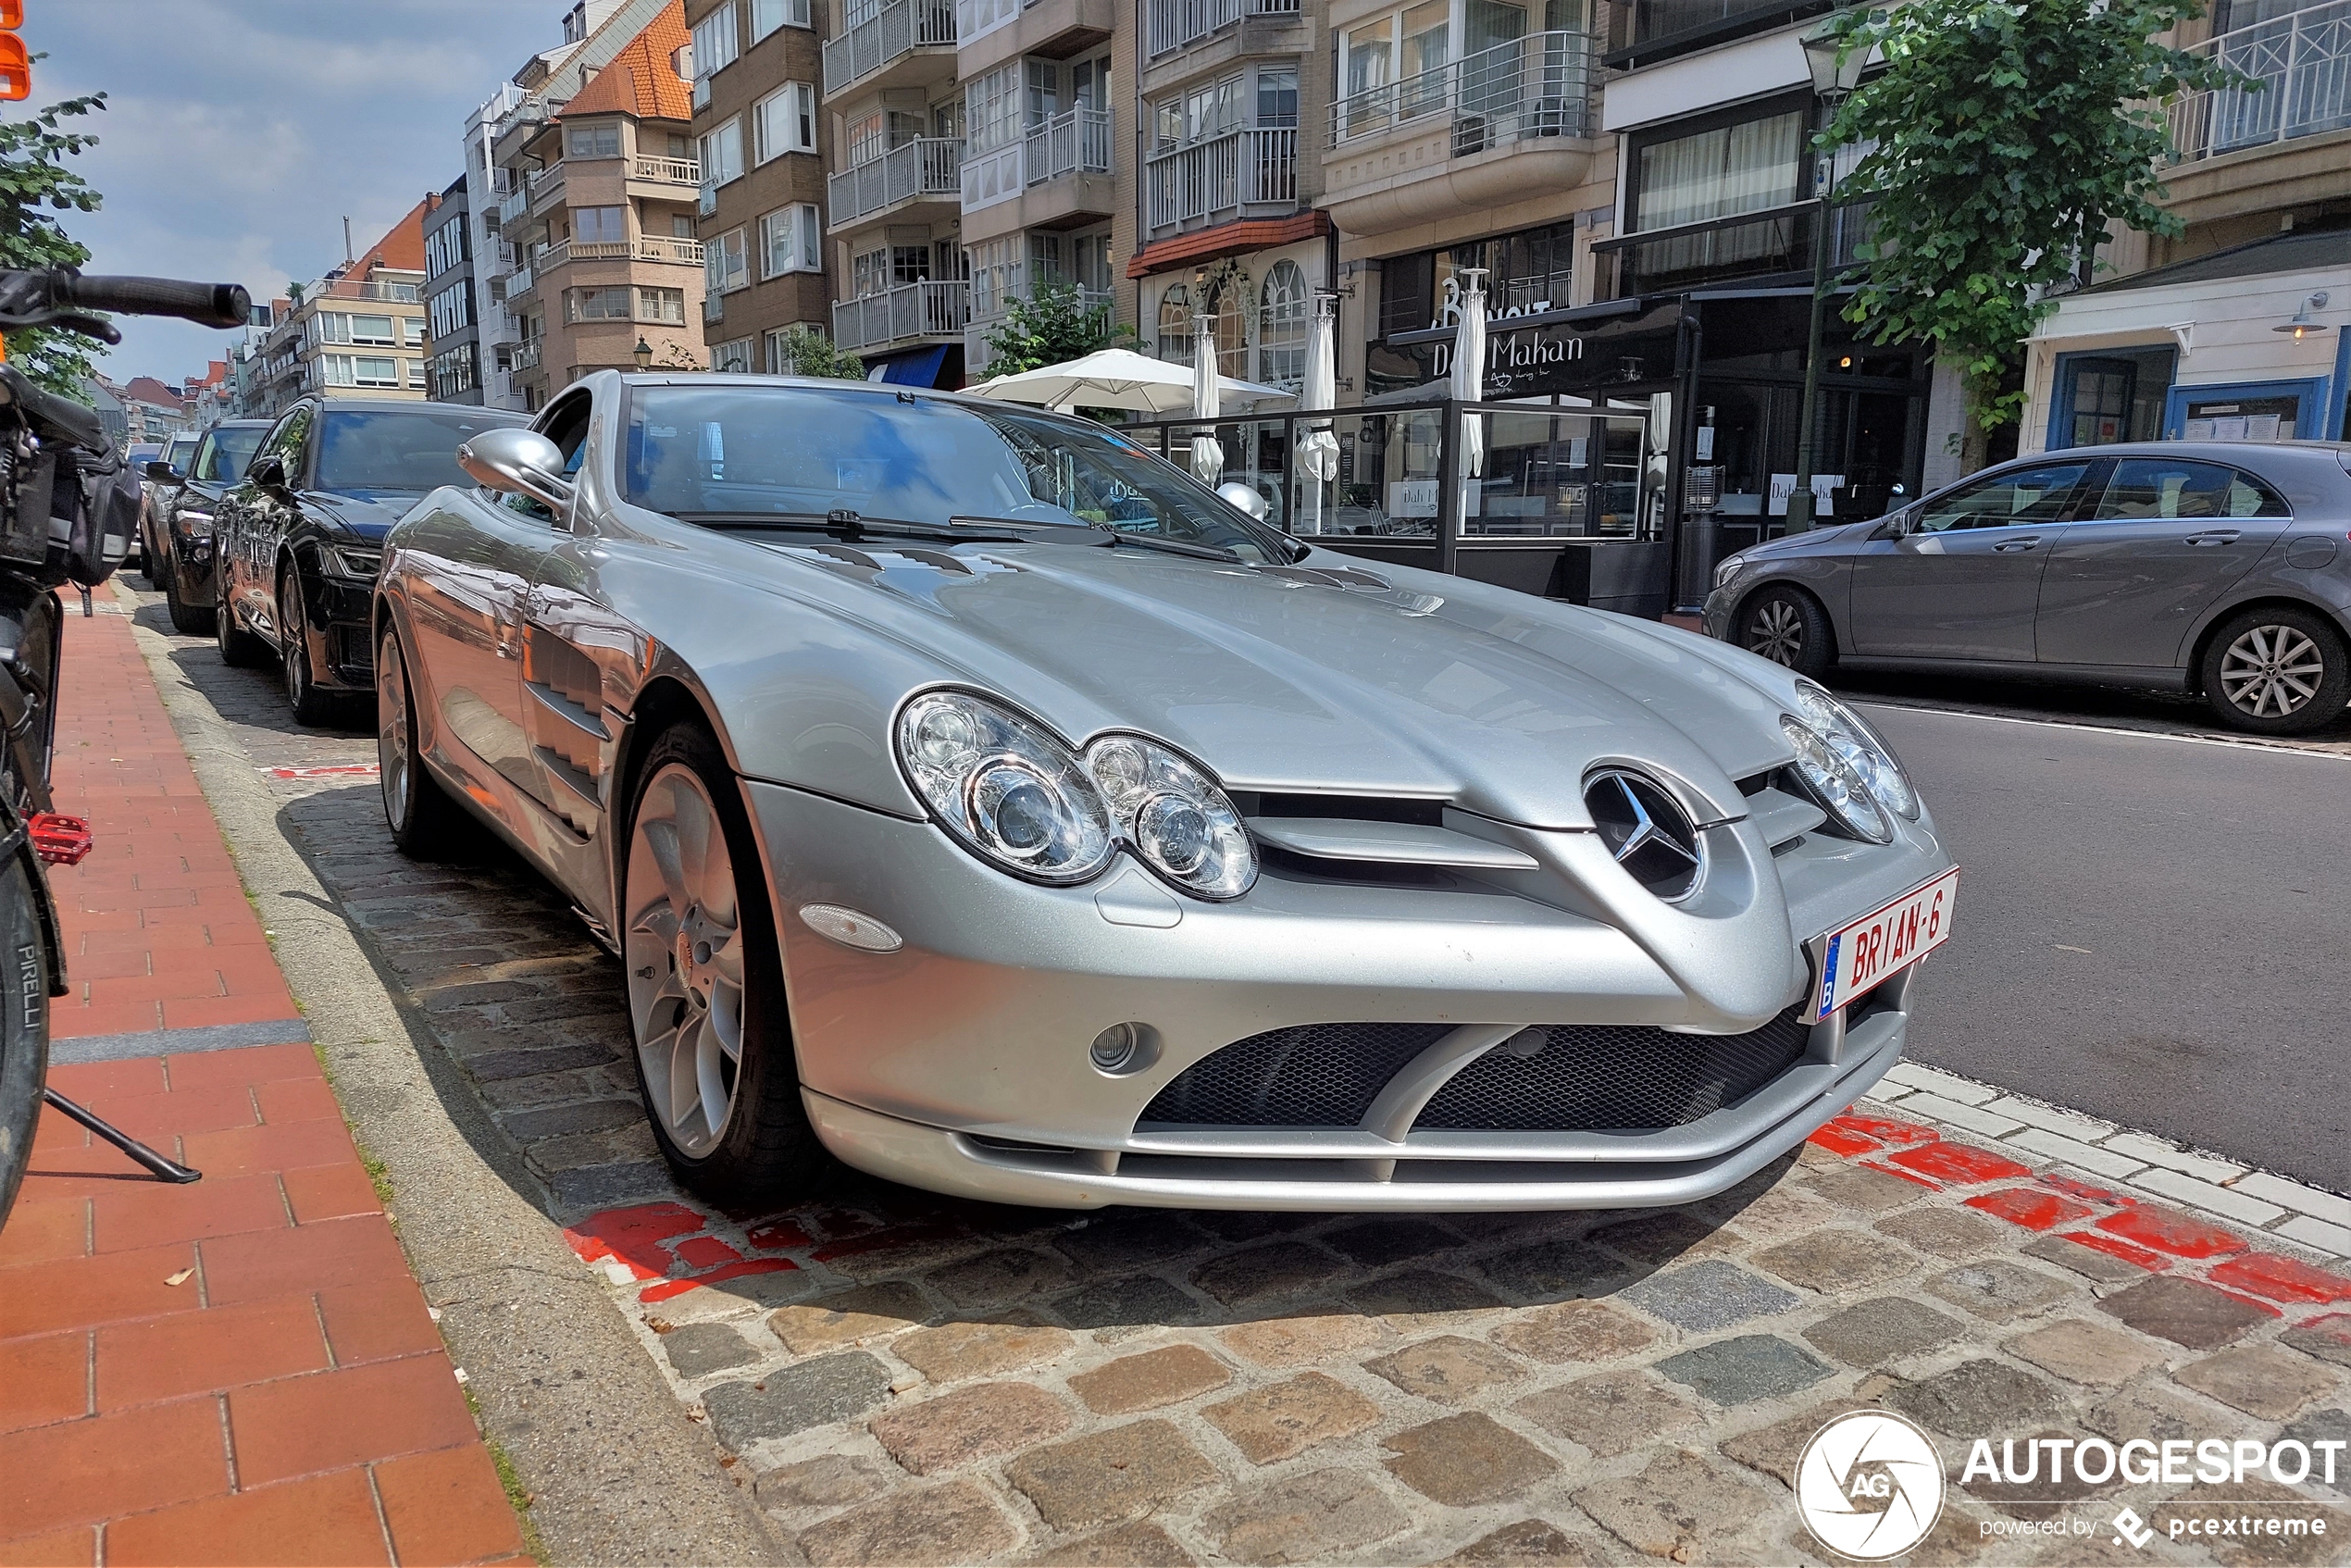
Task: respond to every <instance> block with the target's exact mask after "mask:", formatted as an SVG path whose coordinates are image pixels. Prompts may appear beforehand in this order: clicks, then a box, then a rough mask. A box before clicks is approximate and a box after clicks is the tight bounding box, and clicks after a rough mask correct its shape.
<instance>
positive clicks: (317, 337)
mask: <svg viewBox="0 0 2351 1568" xmlns="http://www.w3.org/2000/svg"><path fill="white" fill-rule="evenodd" d="M392 331H393V328H392V317H389V316H349V315H345V314H344V313H343V312H342V311H339V310H322V311H320V312H319V313H318V314H317V316H314V317H311V319H310V341H311V342H314V343H369V344H380V345H382V346H383V347H385V348H390V347H392V344H393V343H394V342H397V341H398V340H397V339H395V338H394V337H393V336H392Z"/></svg>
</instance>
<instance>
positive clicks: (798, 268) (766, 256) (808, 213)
mask: <svg viewBox="0 0 2351 1568" xmlns="http://www.w3.org/2000/svg"><path fill="white" fill-rule="evenodd" d="M777 218H784V219H786V220H787V221H788V222H789V224H790V235H789V236H788V238H789V241H790V245H791V250H792V257H793V259H792V260H791V261H790V262H789V263H788V264H786V265H785V266H782V267H777V266H775V265H773V263H774V260H775V255H776V247H775V241H774V239H773V238H772V236H771V234H770V226H771V225H773V224H774V223H775V221H776V220H777ZM824 269H825V238H824V216H823V214H822V213H821V212H820V211H819V210H818V208H817V206H816V204H815V203H814V202H789V203H786V204H785V205H782V206H779V207H777V208H775V209H774V210H773V211H771V212H765V213H762V214H760V216H759V276H760V277H761V278H762V279H768V278H785V277H790V276H791V275H792V274H794V273H808V272H822V271H823V270H824Z"/></svg>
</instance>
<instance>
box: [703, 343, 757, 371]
mask: <svg viewBox="0 0 2351 1568" xmlns="http://www.w3.org/2000/svg"><path fill="white" fill-rule="evenodd" d="M710 367H711V368H712V369H713V370H732V371H734V372H736V373H737V374H739V375H749V374H750V373H751V340H750V339H749V338H733V339H729V340H728V342H723V343H713V344H711V345H710Z"/></svg>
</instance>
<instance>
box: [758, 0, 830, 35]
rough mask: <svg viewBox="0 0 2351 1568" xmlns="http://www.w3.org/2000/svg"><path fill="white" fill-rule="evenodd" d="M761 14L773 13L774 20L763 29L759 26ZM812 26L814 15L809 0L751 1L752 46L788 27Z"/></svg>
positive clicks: (813, 24)
mask: <svg viewBox="0 0 2351 1568" xmlns="http://www.w3.org/2000/svg"><path fill="white" fill-rule="evenodd" d="M763 12H770V13H773V14H774V15H775V18H776V19H775V20H774V21H772V22H769V23H768V24H767V25H766V26H765V27H764V28H763V27H762V26H760V25H759V19H760V16H761V14H762V13H763ZM814 26H815V11H814V10H813V8H812V7H811V6H810V4H809V0H751V41H752V43H753V44H758V43H759V42H760V41H762V40H763V39H766V38H772V37H773V36H775V34H776V33H777V32H779V31H782V30H783V29H785V28H788V27H801V28H813V27H814Z"/></svg>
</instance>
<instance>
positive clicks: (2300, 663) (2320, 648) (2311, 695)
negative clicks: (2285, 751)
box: [2203, 606, 2351, 735]
mask: <svg viewBox="0 0 2351 1568" xmlns="http://www.w3.org/2000/svg"><path fill="white" fill-rule="evenodd" d="M2346 662H2351V661H2346V659H2345V652H2344V643H2343V638H2342V636H2341V634H2340V633H2338V632H2337V631H2335V629H2334V628H2332V627H2331V626H2329V625H2328V624H2327V623H2326V622H2325V621H2324V620H2323V619H2321V618H2320V616H2317V615H2315V614H2313V613H2311V612H2310V611H2307V610H2301V609H2295V608H2293V607H2291V606H2279V607H2276V608H2273V609H2265V610H2252V611H2247V612H2246V613H2245V614H2244V615H2241V616H2237V617H2236V618H2235V619H2233V620H2232V621H2230V622H2229V623H2228V624H2227V625H2226V626H2223V627H2222V628H2220V630H2219V631H2218V632H2217V633H2215V634H2214V635H2213V638H2212V641H2211V644H2210V646H2209V647H2208V649H2207V650H2206V652H2205V656H2204V670H2203V676H2204V695H2205V700H2206V701H2207V702H2208V703H2210V704H2211V705H2212V709H2213V711H2214V712H2215V713H2217V714H2219V715H2220V717H2221V718H2222V719H2224V720H2226V721H2227V722H2228V723H2230V724H2233V725H2234V726H2236V727H2237V728H2240V729H2250V730H2255V731H2258V732H2260V733H2264V734H2271V735H2292V734H2297V733H2299V732H2301V731H2303V730H2307V729H2316V728H2319V727H2320V725H2322V724H2325V723H2327V722H2329V721H2330V720H2332V719H2333V718H2335V717H2337V716H2340V715H2341V714H2342V712H2343V708H2344V703H2345V694H2346V691H2351V671H2346V669H2345V664H2346Z"/></svg>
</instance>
